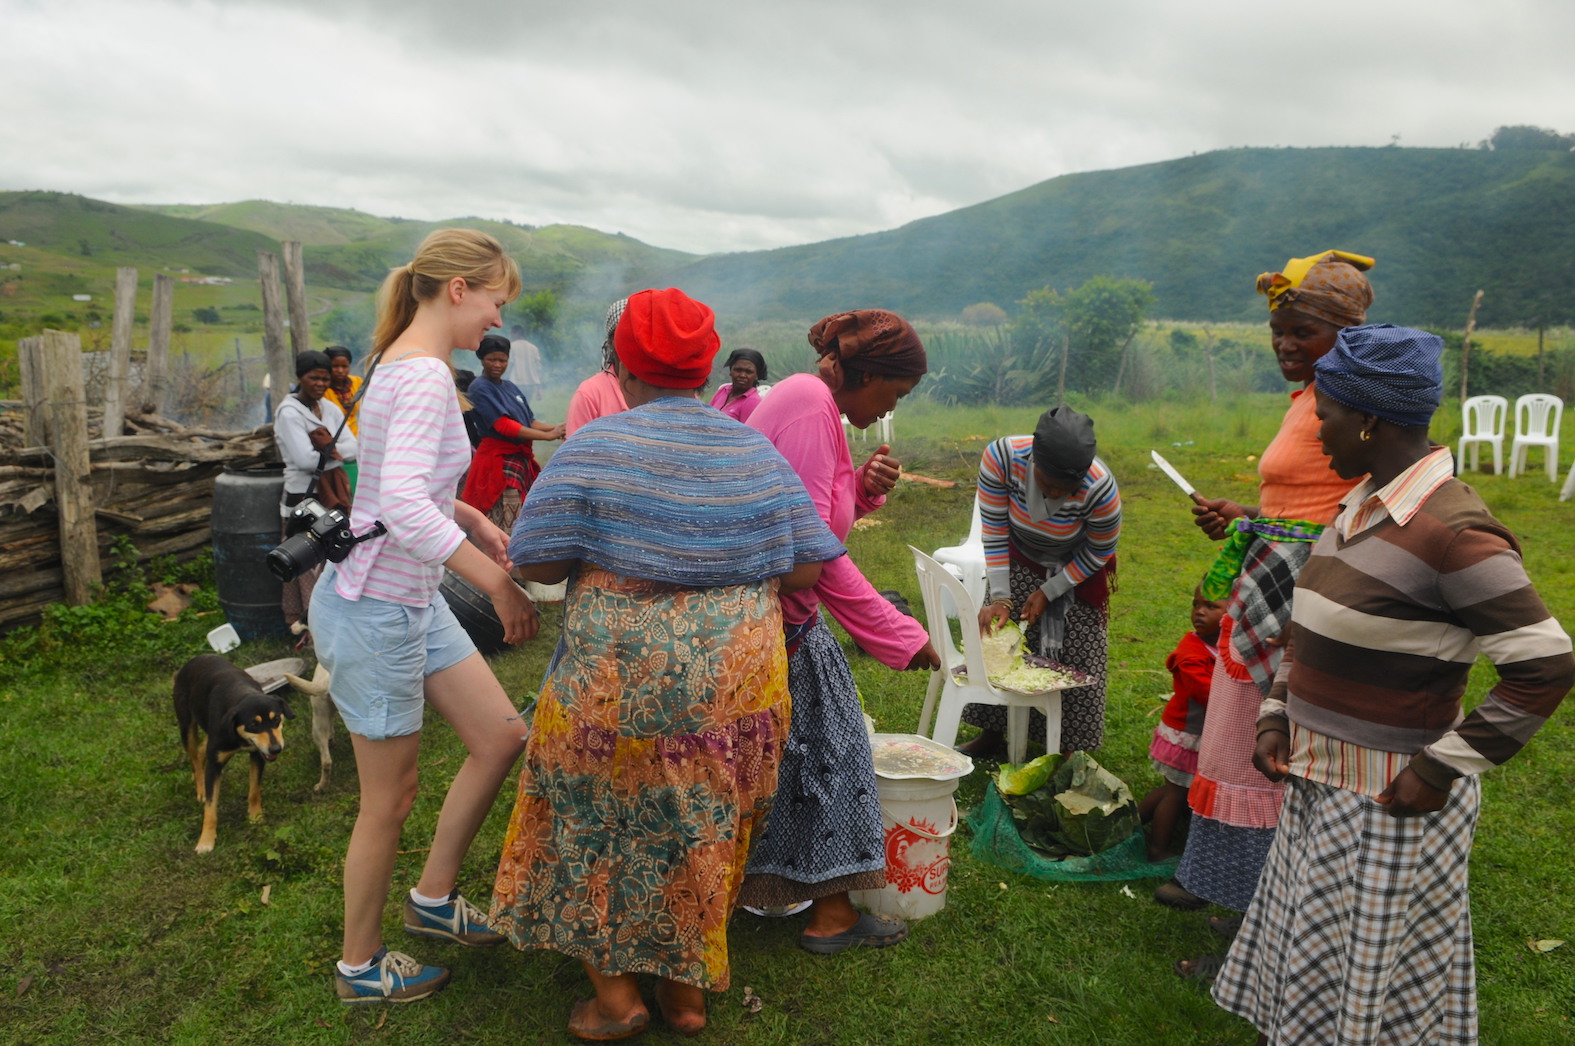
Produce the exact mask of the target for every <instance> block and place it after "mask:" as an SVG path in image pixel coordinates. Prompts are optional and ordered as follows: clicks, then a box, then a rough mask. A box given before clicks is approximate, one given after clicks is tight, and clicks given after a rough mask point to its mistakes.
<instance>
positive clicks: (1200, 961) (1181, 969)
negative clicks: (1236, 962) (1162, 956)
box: [1171, 955, 1225, 984]
mask: <svg viewBox="0 0 1575 1046" xmlns="http://www.w3.org/2000/svg"><path fill="white" fill-rule="evenodd" d="M1224 965H1225V956H1223V955H1200V956H1198V958H1196V959H1177V960H1176V962H1175V964H1174V965H1173V966H1171V969H1173V970H1175V971H1176V976H1177V977H1180V978H1181V979H1182V980H1186V981H1202V982H1203V983H1204V984H1209V983H1212V982H1213V980H1214V978H1215V976H1216V975H1217V974H1218V973H1219V972H1220V967H1221V966H1224ZM1189 967H1190V968H1189Z"/></svg>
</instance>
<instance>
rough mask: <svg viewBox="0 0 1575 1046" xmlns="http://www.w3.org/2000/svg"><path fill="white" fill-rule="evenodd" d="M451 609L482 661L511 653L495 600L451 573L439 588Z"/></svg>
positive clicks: (444, 577)
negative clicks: (484, 658) (474, 645)
mask: <svg viewBox="0 0 1575 1046" xmlns="http://www.w3.org/2000/svg"><path fill="white" fill-rule="evenodd" d="M438 589H439V591H441V592H442V593H443V599H444V600H445V601H447V603H448V608H449V609H450V610H452V611H453V612H454V616H455V617H456V618H458V619H459V624H460V627H462V628H463V629H464V630H465V632H466V634H467V635H469V636H470V641H471V642H472V643H475V644H476V649H477V650H479V651H481V654H482V656H483V657H491V656H493V655H494V654H500V653H502V652H503V651H505V650H508V649H510V647H509V645H508V644H507V643H505V642H504V641H503V621H502V620H501V619H500V618H499V617H498V612H497V611H496V610H494V609H493V608H492V600H491V599H490V598H488V596H487V594H486V593H485V592H483V591H482V590H481V589H479V588H477V587H476V586H475V585H472V584H471V583H470V582H469V581H466V580H465V579H464V578H462V577H460V576H459V575H458V574H456V573H454V572H453V571H452V570H447V569H445V570H444V571H443V583H442V584H441V585H439V586H438Z"/></svg>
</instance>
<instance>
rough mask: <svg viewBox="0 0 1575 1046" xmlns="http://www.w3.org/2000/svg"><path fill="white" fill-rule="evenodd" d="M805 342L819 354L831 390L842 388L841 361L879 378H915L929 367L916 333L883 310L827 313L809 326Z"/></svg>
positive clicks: (922, 345)
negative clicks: (807, 341)
mask: <svg viewBox="0 0 1575 1046" xmlns="http://www.w3.org/2000/svg"><path fill="white" fill-rule="evenodd" d="M809 343H810V345H812V346H814V348H815V352H816V354H818V355H819V356H820V376H821V379H822V380H824V381H825V383H826V384H827V385H828V386H830V387H831V391H832V392H836V391H837V390H838V389H840V388H842V384H843V381H844V380H845V375H844V374H843V364H844V363H847V365H848V369H849V370H857V371H863V372H864V373H866V374H878V375H880V376H881V377H883V378H917V377H922V376H923V375H924V373H925V371H927V370H929V360H928V359H927V358H926V357H925V355H924V343H923V342H922V341H920V340H919V333H918V332H917V331H915V330H914V329H913V325H912V324H910V323H909V322H908V321H907V320H905V319H903V318H902V317H901V316H898V315H897V314H896V313H895V312H887V311H886V310H885V309H859V310H857V311H855V312H842V313H838V314H836V315H834V316H827V317H826V318H825V319H823V320H821V321H820V322H819V323H817V324H815V325H814V326H813V327H811V328H810V329H809Z"/></svg>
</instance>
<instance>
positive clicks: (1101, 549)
mask: <svg viewBox="0 0 1575 1046" xmlns="http://www.w3.org/2000/svg"><path fill="white" fill-rule="evenodd" d="M1033 451H1034V438H1033V437H1032V436H1002V437H1001V438H1000V439H998V440H996V441H995V442H994V443H991V444H990V445H989V446H988V447H986V448H985V450H984V457H983V458H982V459H981V460H980V462H979V519H980V522H981V524H982V537H983V540H984V563H985V573H986V576H987V577H988V578H989V581H990V594H991V595H992V596H995V597H998V598H1006V597H1009V596H1010V595H1011V584H1010V582H1009V581H1008V575H1009V574H1010V570H1009V569H1008V564H1009V562H1010V555H1009V553H1008V552H1007V538H1008V535H1010V538H1011V543H1012V544H1014V545H1016V546H1017V547H1018V549H1019V550H1020V551H1021V552H1022V553H1023V554H1024V555H1026V556H1027V557H1028V558H1029V559H1032V560H1033V561H1034V562H1036V563H1038V564H1040V565H1041V566H1045V567H1058V566H1059V567H1062V568H1063V569H1061V570H1060V572H1059V573H1056V572H1052V573H1051V574H1050V576H1049V577H1047V578H1046V579H1045V583H1044V584H1043V585H1041V586H1040V589H1041V590H1042V591H1043V592H1044V594H1045V595H1046V596H1047V597H1048V598H1050V599H1056V598H1057V597H1059V596H1060V595H1061V594H1062V593H1064V592H1066V591H1068V590H1069V589H1071V588H1074V587H1076V586H1077V585H1079V584H1081V583H1083V582H1084V581H1086V580H1088V579H1089V578H1090V577H1093V576H1094V575H1095V574H1097V573H1099V571H1100V570H1101V569H1102V568H1103V567H1104V566H1105V564H1106V563H1108V562H1109V561H1110V557H1111V556H1112V555H1114V554H1115V551H1116V540H1117V539H1118V538H1119V537H1120V536H1121V495H1120V493H1119V492H1118V491H1117V490H1116V478H1115V477H1114V476H1113V475H1111V474H1110V468H1109V467H1108V466H1107V465H1106V464H1105V463H1104V462H1103V461H1100V460H1099V459H1098V458H1095V459H1094V461H1093V464H1092V465H1090V466H1089V469H1088V475H1087V476H1085V477H1084V478H1083V483H1082V485H1081V486H1080V487H1078V489H1077V490H1075V491H1073V492H1072V494H1071V495H1070V496H1069V497H1067V499H1066V500H1065V501H1062V502H1058V503H1047V502H1046V501H1045V499H1044V497H1043V495H1041V494H1040V492H1039V485H1038V483H1036V482H1035V481H1034V464H1033Z"/></svg>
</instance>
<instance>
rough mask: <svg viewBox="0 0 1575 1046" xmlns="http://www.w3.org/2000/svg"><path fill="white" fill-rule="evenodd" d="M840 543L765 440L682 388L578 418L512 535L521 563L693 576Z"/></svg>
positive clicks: (829, 552) (694, 580)
mask: <svg viewBox="0 0 1575 1046" xmlns="http://www.w3.org/2000/svg"><path fill="white" fill-rule="evenodd" d="M845 552H846V549H844V548H843V547H842V543H841V542H840V541H838V540H837V538H836V537H835V536H834V535H833V534H832V533H831V530H830V529H829V528H828V527H827V526H826V524H825V523H824V522H823V521H822V520H821V518H820V515H819V513H817V512H816V511H815V506H814V503H813V502H811V501H810V499H809V494H808V493H806V492H805V490H804V485H803V483H802V482H800V480H799V478H798V476H797V474H795V473H794V471H793V469H792V468H791V467H790V466H789V465H788V463H787V461H786V460H785V459H784V458H783V457H782V455H781V454H780V453H778V452H777V450H776V448H775V447H773V446H772V445H771V443H770V441H769V440H767V439H766V438H765V437H764V436H762V435H761V434H760V433H758V432H756V431H755V430H754V429H751V428H749V427H748V426H746V425H741V424H739V423H738V422H736V421H734V420H733V419H732V418H729V417H727V416H725V415H723V414H721V413H719V412H717V411H715V410H712V409H711V408H710V407H708V406H706V405H705V404H703V403H701V402H699V401H698V400H694V399H689V398H687V397H664V398H662V399H658V400H655V401H653V402H651V403H647V404H645V405H644V406H642V407H637V408H635V409H633V410H628V411H624V412H622V413H619V414H611V415H608V416H606V417H602V418H597V419H596V420H595V421H592V422H590V423H589V424H587V425H585V426H583V427H581V428H579V429H577V430H575V433H574V436H573V438H571V439H569V440H567V441H566V442H565V443H564V444H563V446H562V447H561V448H559V449H558V451H557V452H556V453H555V454H553V456H552V460H551V461H549V462H548V463H547V465H546V467H545V468H544V469H543V470H542V473H541V475H540V476H539V477H537V479H536V482H535V484H534V485H533V486H532V487H531V490H530V495H529V496H528V497H527V498H526V500H525V505H524V507H523V508H522V509H521V510H520V514H519V518H518V519H517V520H516V521H515V523H514V535H513V539H512V541H511V542H510V545H509V555H510V557H511V558H512V559H513V560H514V562H516V563H542V562H550V561H553V560H561V559H583V560H589V561H590V562H592V563H595V564H597V565H598V566H601V567H605V568H606V569H608V570H611V571H613V572H614V573H618V574H622V575H624V576H626V577H636V578H645V579H647V580H650V581H659V582H665V583H667V584H674V585H689V586H696V587H705V586H720V585H738V584H746V583H748V582H753V581H759V580H760V579H762V578H767V577H775V576H777V575H780V574H785V573H787V572H788V571H790V570H792V569H793V567H794V566H795V565H797V564H799V563H817V562H825V561H827V560H831V559H835V558H837V557H838V556H840V555H843V554H844V553H845Z"/></svg>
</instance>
